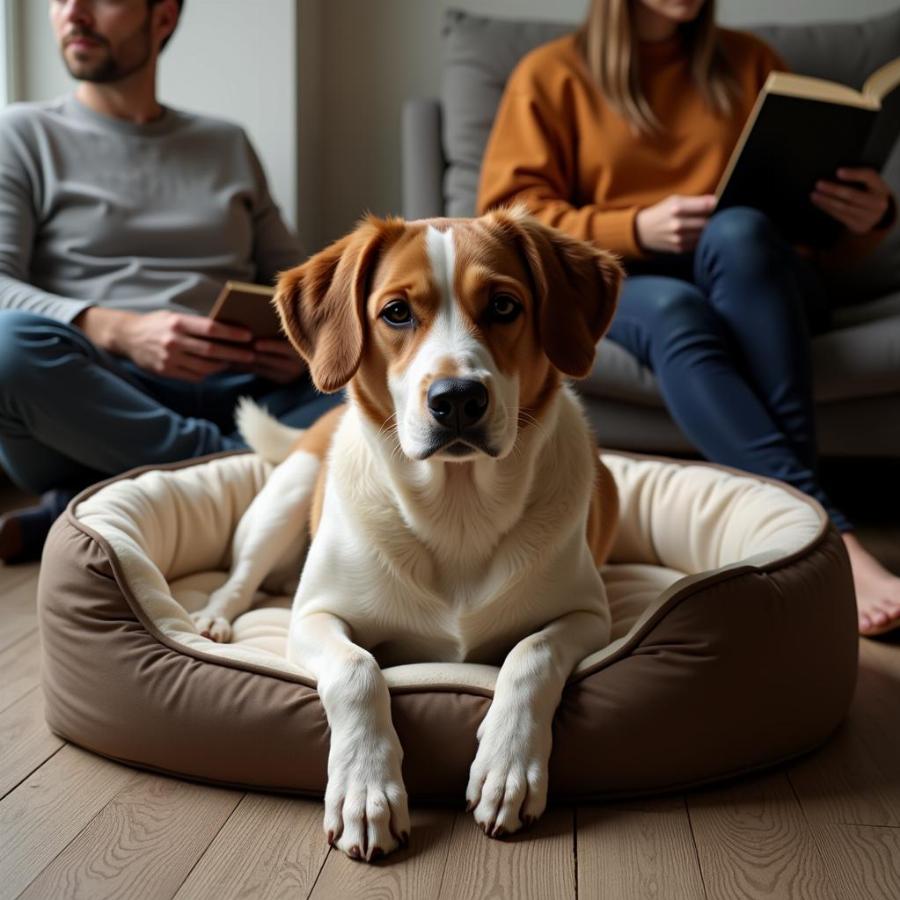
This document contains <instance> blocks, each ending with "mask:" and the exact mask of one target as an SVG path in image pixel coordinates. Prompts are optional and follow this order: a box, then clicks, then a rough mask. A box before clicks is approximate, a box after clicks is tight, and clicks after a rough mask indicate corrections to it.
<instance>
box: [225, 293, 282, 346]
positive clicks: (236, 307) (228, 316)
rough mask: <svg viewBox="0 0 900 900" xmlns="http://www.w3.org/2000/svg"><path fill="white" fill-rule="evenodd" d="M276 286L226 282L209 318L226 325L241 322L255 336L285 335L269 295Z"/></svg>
mask: <svg viewBox="0 0 900 900" xmlns="http://www.w3.org/2000/svg"><path fill="white" fill-rule="evenodd" d="M274 295H275V289H274V288H270V287H266V286H265V285H262V284H249V283H247V282H245V281H226V282H225V286H224V287H223V288H222V291H221V293H220V294H219V296H218V297H217V298H216V302H215V303H214V304H213V307H212V309H211V310H210V311H209V318H210V319H214V320H215V321H216V322H222V323H224V324H225V325H242V326H243V327H244V328H249V329H250V331H252V332H253V336H254V337H255V338H284V335H283V334H282V332H281V321H280V320H279V318H278V313H277V312H276V310H275V306H274V305H273V304H272V297H273V296H274Z"/></svg>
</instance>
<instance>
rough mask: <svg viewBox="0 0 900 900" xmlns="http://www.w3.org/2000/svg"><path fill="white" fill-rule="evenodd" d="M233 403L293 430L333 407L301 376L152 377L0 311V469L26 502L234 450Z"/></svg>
mask: <svg viewBox="0 0 900 900" xmlns="http://www.w3.org/2000/svg"><path fill="white" fill-rule="evenodd" d="M241 396H249V397H253V398H254V399H255V400H257V401H258V402H260V403H261V404H262V405H263V406H265V407H267V408H268V410H269V412H271V413H272V414H273V415H274V416H276V417H278V418H279V419H280V420H281V421H282V422H284V423H286V424H288V425H292V426H295V427H298V428H300V427H304V426H306V425H308V424H310V423H311V422H313V421H314V420H315V419H317V418H318V417H319V416H320V415H321V414H322V413H323V412H324V411H325V410H327V409H330V408H331V407H332V406H334V405H335V404H336V403H339V402H341V399H342V398H341V396H340V395H333V396H327V395H323V394H319V393H318V392H317V391H316V389H315V388H314V387H313V386H312V384H311V382H310V381H309V378H308V377H307V376H304V377H303V378H301V379H299V380H298V381H295V382H293V383H292V384H288V385H283V386H282V385H277V384H275V383H274V382H272V381H268V380H266V379H262V378H258V377H256V376H254V375H246V374H222V375H218V376H212V377H210V378H207V379H205V380H204V381H202V382H200V383H199V384H190V383H188V382H184V381H178V380H175V379H171V378H160V377H158V376H156V375H153V374H152V373H150V372H146V371H144V370H143V369H141V368H139V367H138V366H136V365H134V364H133V363H132V362H131V361H130V360H126V359H123V358H121V357H116V356H112V355H111V354H109V353H107V352H105V351H104V350H101V349H100V348H98V347H97V346H95V345H94V344H93V343H92V342H91V341H89V340H88V339H87V338H86V337H85V335H84V334H83V333H82V332H81V330H80V329H78V328H76V327H75V326H74V325H67V324H65V323H63V322H58V321H56V320H54V319H49V318H46V317H45V316H38V315H34V314H32V313H26V312H20V311H17V310H0V466H2V467H3V469H5V470H6V472H7V473H8V474H9V476H10V477H11V478H12V479H13V481H15V482H16V483H17V484H18V485H19V486H20V487H22V488H23V489H24V490H27V491H30V492H32V493H36V494H40V493H43V492H44V491H47V490H50V489H52V488H67V489H69V490H79V489H81V488H82V487H84V486H86V485H88V484H91V483H93V482H95V481H98V480H100V479H103V478H108V477H109V476H110V475H115V474H117V473H119V472H123V471H125V470H127V469H130V468H133V467H134V466H141V465H155V464H158V463H166V462H174V461H176V460H180V459H188V458H190V457H195V456H202V455H204V454H206V453H215V452H217V451H220V450H232V449H240V448H243V447H244V446H245V445H244V443H243V442H242V441H241V439H240V436H239V435H237V434H235V433H234V429H235V425H234V417H233V413H234V408H235V404H236V403H237V400H238V398H239V397H241Z"/></svg>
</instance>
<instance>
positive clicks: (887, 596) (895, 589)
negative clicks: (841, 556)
mask: <svg viewBox="0 0 900 900" xmlns="http://www.w3.org/2000/svg"><path fill="white" fill-rule="evenodd" d="M841 537H842V538H843V539H844V546H845V547H846V548H847V553H848V554H849V555H850V566H851V568H852V569H853V583H854V585H855V586H856V607H857V610H858V613H859V633H860V634H862V635H865V636H867V637H872V636H873V635H876V634H884V633H885V632H886V631H890V630H891V629H893V628H900V578H898V577H897V576H896V575H892V574H891V573H890V572H888V570H887V569H885V567H884V566H883V565H881V563H880V562H878V560H877V559H875V557H874V556H872V554H871V553H869V551H868V550H866V548H865V547H863V545H862V544H860V542H859V541H858V540H857V538H856V536H855V535H854V534H853V533H852V532H849V531H848V532H845V533H844V534H842V535H841Z"/></svg>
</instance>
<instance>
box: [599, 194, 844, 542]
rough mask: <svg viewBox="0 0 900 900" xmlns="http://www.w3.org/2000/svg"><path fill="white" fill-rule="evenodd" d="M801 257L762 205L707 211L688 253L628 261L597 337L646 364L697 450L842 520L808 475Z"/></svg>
mask: <svg viewBox="0 0 900 900" xmlns="http://www.w3.org/2000/svg"><path fill="white" fill-rule="evenodd" d="M825 304H826V301H825V297H824V290H823V288H822V286H821V284H820V283H819V282H818V280H817V278H816V274H815V272H814V271H813V269H812V267H811V266H810V265H808V264H807V263H806V262H805V261H804V260H801V259H800V258H798V257H797V255H796V254H795V253H794V251H793V249H792V248H791V247H790V246H789V245H788V244H787V243H786V242H785V241H784V240H783V239H782V238H781V237H780V236H779V234H778V233H777V231H776V230H775V229H774V227H773V226H772V224H771V223H770V222H769V220H768V219H767V218H766V216H765V215H763V214H762V213H760V212H758V211H757V210H754V209H748V208H743V207H737V208H733V209H728V210H724V211H723V212H720V213H717V214H716V215H714V216H713V217H712V218H711V219H710V221H709V223H708V224H707V226H706V228H704V230H703V232H702V234H701V237H700V241H699V243H698V245H697V248H696V250H695V252H694V254H693V256H692V258H691V257H674V258H672V260H670V261H667V260H665V259H663V258H660V259H658V260H657V261H651V262H650V263H648V264H645V265H642V264H640V263H638V264H636V265H634V266H631V267H629V275H628V277H627V278H626V279H625V283H624V286H623V289H622V296H621V298H620V300H619V308H618V311H617V312H616V317H615V320H614V321H613V324H612V327H611V329H610V331H609V337H610V339H611V340H613V341H615V342H616V343H617V344H620V345H621V346H623V347H625V348H626V349H627V350H628V351H630V352H631V353H632V354H633V355H634V356H636V357H637V358H638V359H639V360H640V362H641V363H642V364H643V365H645V366H647V367H648V368H650V369H652V370H653V372H654V373H655V374H656V378H657V381H658V383H659V386H660V390H661V391H662V394H663V397H664V398H665V401H666V405H667V406H668V409H669V412H670V413H671V414H672V417H673V418H674V419H675V421H676V422H677V423H678V425H679V427H680V428H681V430H682V431H683V432H684V434H685V435H686V436H687V438H688V439H689V440H690V441H691V442H692V443H693V444H694V446H695V447H697V449H698V450H699V451H700V452H701V453H702V454H703V455H704V456H705V457H706V458H707V459H709V460H712V461H714V462H718V463H723V464H726V465H729V466H735V467H737V468H739V469H744V470H746V471H748V472H754V473H757V474H759V475H766V476H770V477H772V478H780V479H782V480H783V481H786V482H787V483H788V484H791V485H793V486H794V487H796V488H799V489H800V490H801V491H803V492H805V493H806V494H809V495H810V496H812V497H815V498H816V500H818V501H819V502H820V503H821V504H822V505H823V506H824V507H825V509H826V511H827V512H828V514H829V515H830V516H831V518H832V520H833V521H834V523H835V525H836V526H837V527H838V528H839V529H840V530H841V531H846V530H849V529H850V528H851V527H852V526H851V524H850V522H849V520H848V519H847V518H846V517H845V516H844V515H843V513H841V512H840V511H839V510H838V509H837V508H835V506H834V504H833V503H832V502H831V501H830V499H829V498H828V496H827V494H826V493H825V491H824V490H823V489H822V486H821V485H820V484H819V481H818V478H817V475H816V442H815V423H814V407H813V397H812V376H811V363H810V339H809V316H810V315H819V314H820V313H821V312H822V311H824V310H825V308H826V305H825Z"/></svg>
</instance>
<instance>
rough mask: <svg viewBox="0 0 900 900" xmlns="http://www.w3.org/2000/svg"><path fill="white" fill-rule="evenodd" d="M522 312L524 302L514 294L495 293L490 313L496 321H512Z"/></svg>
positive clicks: (490, 305)
mask: <svg viewBox="0 0 900 900" xmlns="http://www.w3.org/2000/svg"><path fill="white" fill-rule="evenodd" d="M520 312H522V304H521V303H519V301H518V300H516V298H515V297H513V295H512V294H494V296H493V297H491V302H490V304H489V305H488V315H489V316H490V318H491V320H492V321H494V322H512V320H513V319H515V318H517V317H518V315H519V313H520Z"/></svg>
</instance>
